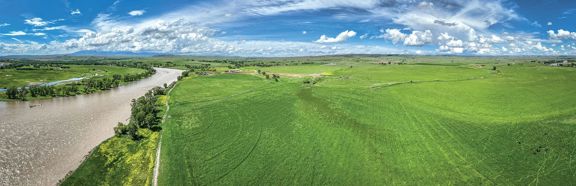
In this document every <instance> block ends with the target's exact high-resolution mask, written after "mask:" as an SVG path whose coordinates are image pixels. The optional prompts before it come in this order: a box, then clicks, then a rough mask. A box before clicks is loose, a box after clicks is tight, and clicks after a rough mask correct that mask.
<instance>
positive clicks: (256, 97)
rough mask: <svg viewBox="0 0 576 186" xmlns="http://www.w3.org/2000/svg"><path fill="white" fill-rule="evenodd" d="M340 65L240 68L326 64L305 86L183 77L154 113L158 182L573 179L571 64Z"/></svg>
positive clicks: (575, 135) (233, 77) (292, 81)
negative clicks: (165, 106) (158, 129)
mask: <svg viewBox="0 0 576 186" xmlns="http://www.w3.org/2000/svg"><path fill="white" fill-rule="evenodd" d="M424 62H426V61H424ZM483 63H484V62H483ZM350 64H354V63H343V64H336V65H316V66H312V67H311V66H310V65H300V66H291V67H267V68H252V67H250V68H246V69H245V70H254V69H261V70H263V71H266V72H270V73H294V74H320V73H329V74H331V76H326V77H323V79H322V80H321V81H320V82H319V83H318V84H316V85H304V84H303V83H302V82H303V79H302V78H286V77H282V78H281V79H280V82H274V81H271V80H266V79H264V78H262V76H256V75H246V74H220V75H213V76H205V77H196V78H189V79H185V80H183V81H182V82H180V83H179V85H178V86H177V87H176V88H175V90H174V91H173V92H172V94H171V99H170V105H171V110H170V112H169V113H168V117H167V120H166V122H165V123H164V124H163V137H162V144H163V145H162V146H163V147H162V152H161V154H162V156H161V166H160V177H159V184H160V185H238V184H240V185H447V184H452V185H463V184H472V185H481V184H482V185H494V184H499V185H529V184H531V185H567V184H571V183H574V182H576V99H575V98H576V84H574V83H575V81H576V69H574V68H552V67H546V66H540V65H535V64H528V63H527V64H523V63H521V64H514V65H511V66H508V65H506V64H504V63H502V64H496V66H497V70H496V71H493V70H491V68H492V64H494V62H491V63H488V62H486V64H490V65H485V66H482V65H478V64H473V63H472V62H471V63H434V65H430V64H421V65H417V64H409V65H376V64H371V63H359V64H354V65H353V67H352V68H350V67H349V65H350Z"/></svg>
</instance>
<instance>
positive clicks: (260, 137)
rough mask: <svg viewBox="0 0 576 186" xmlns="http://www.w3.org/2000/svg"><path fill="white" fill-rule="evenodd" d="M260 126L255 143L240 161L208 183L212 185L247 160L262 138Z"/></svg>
mask: <svg viewBox="0 0 576 186" xmlns="http://www.w3.org/2000/svg"><path fill="white" fill-rule="evenodd" d="M262 130H263V129H262V128H260V133H259V134H258V139H257V140H256V143H254V145H253V146H252V148H251V149H250V151H249V152H248V154H247V155H246V156H245V157H244V158H243V159H242V161H240V163H238V164H236V166H234V167H233V168H232V169H230V170H228V171H227V172H226V173H224V174H223V175H221V176H220V177H218V178H216V179H215V180H214V181H212V183H210V184H209V185H212V184H213V183H215V182H217V181H219V180H221V179H222V178H224V177H226V176H228V174H230V173H232V172H233V171H234V170H236V169H238V167H240V165H242V164H243V163H244V162H245V161H246V160H248V158H249V157H250V156H251V155H252V153H253V152H254V150H255V149H256V147H258V144H259V143H260V139H262Z"/></svg>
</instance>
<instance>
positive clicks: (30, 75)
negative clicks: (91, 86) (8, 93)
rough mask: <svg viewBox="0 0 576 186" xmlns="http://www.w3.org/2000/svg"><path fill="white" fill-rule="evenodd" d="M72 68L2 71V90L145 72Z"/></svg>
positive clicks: (106, 67) (99, 67)
mask: <svg viewBox="0 0 576 186" xmlns="http://www.w3.org/2000/svg"><path fill="white" fill-rule="evenodd" d="M66 66H68V67H70V68H58V67H51V68H52V69H50V67H42V68H38V69H37V70H16V69H2V70H0V88H8V87H13V86H16V87H21V86H25V85H32V84H42V83H48V82H53V81H59V80H66V79H71V78H80V77H93V76H110V77H111V76H112V75H114V74H120V75H124V74H138V73H143V72H145V70H143V69H138V68H125V67H117V66H105V65H66Z"/></svg>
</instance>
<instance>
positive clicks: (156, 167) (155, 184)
mask: <svg viewBox="0 0 576 186" xmlns="http://www.w3.org/2000/svg"><path fill="white" fill-rule="evenodd" d="M177 85H178V82H176V84H174V87H172V88H171V89H170V90H169V91H168V93H167V94H166V112H164V116H162V123H164V121H166V116H168V111H170V93H171V92H172V90H174V88H176V86H177ZM161 149H162V131H160V138H158V148H156V162H154V173H153V177H152V178H153V182H152V185H153V186H158V174H160V152H161Z"/></svg>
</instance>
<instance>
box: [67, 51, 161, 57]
mask: <svg viewBox="0 0 576 186" xmlns="http://www.w3.org/2000/svg"><path fill="white" fill-rule="evenodd" d="M158 55H166V54H163V53H155V52H109V51H92V50H86V51H79V52H74V53H72V54H68V56H102V57H104V56H130V57H152V56H158Z"/></svg>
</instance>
